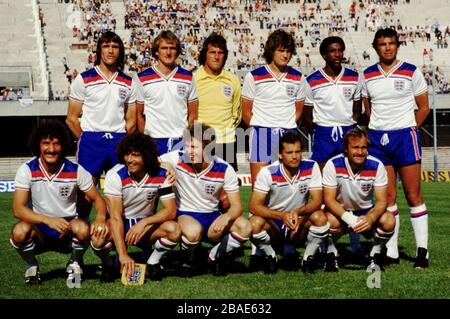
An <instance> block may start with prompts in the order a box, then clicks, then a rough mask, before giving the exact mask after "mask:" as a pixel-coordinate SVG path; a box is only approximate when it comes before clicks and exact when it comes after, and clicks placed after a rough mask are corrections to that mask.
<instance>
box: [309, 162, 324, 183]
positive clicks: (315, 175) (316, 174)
mask: <svg viewBox="0 0 450 319" xmlns="http://www.w3.org/2000/svg"><path fill="white" fill-rule="evenodd" d="M309 189H322V174H321V173H320V168H319V165H318V164H317V163H314V166H313V169H312V174H311V182H310V183H309Z"/></svg>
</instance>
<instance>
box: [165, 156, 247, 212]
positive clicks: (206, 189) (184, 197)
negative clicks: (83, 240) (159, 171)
mask: <svg viewBox="0 0 450 319" xmlns="http://www.w3.org/2000/svg"><path fill="white" fill-rule="evenodd" d="M185 156H186V155H185V153H183V152H180V151H173V152H170V153H166V154H163V155H161V156H160V160H161V162H167V163H169V164H171V165H172V166H173V167H175V171H176V177H177V181H176V183H175V195H176V199H177V208H178V210H180V211H187V212H197V213H211V212H214V211H217V210H218V207H219V196H220V193H221V191H222V189H224V190H225V192H226V193H234V192H239V184H238V178H237V175H236V172H235V171H234V169H233V167H232V166H231V165H230V164H228V163H227V162H225V161H224V160H222V159H221V158H219V157H216V156H214V157H213V160H212V161H211V163H210V164H209V166H208V167H207V168H206V169H204V170H203V171H202V172H200V173H196V172H195V170H194V169H193V168H192V166H191V165H190V164H187V163H188V161H187V160H186V159H184V158H185Z"/></svg>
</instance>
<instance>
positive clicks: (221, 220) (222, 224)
mask: <svg viewBox="0 0 450 319" xmlns="http://www.w3.org/2000/svg"><path fill="white" fill-rule="evenodd" d="M230 221H231V218H230V216H228V214H222V215H220V216H219V217H218V218H217V219H216V220H215V221H214V222H213V224H212V229H213V230H214V231H215V232H216V233H221V232H223V230H224V229H225V228H226V227H227V226H228V224H229V223H230Z"/></svg>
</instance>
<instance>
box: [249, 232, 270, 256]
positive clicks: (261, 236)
mask: <svg viewBox="0 0 450 319" xmlns="http://www.w3.org/2000/svg"><path fill="white" fill-rule="evenodd" d="M250 241H251V242H252V243H253V244H254V245H255V246H256V247H257V248H258V250H259V251H262V252H263V253H264V255H266V256H271V257H274V258H275V257H276V253H275V250H273V248H272V246H271V245H270V235H269V234H268V233H267V231H265V230H263V231H262V232H259V233H257V234H253V235H252V237H251V239H250Z"/></svg>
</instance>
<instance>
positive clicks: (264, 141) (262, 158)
mask: <svg viewBox="0 0 450 319" xmlns="http://www.w3.org/2000/svg"><path fill="white" fill-rule="evenodd" d="M288 131H291V132H294V133H298V129H297V128H292V129H287V128H281V127H261V126H253V127H252V131H251V132H250V141H249V144H250V152H249V161H250V162H262V163H269V164H271V163H273V162H276V161H278V154H279V146H280V138H281V137H282V136H283V135H284V133H286V132H288Z"/></svg>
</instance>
